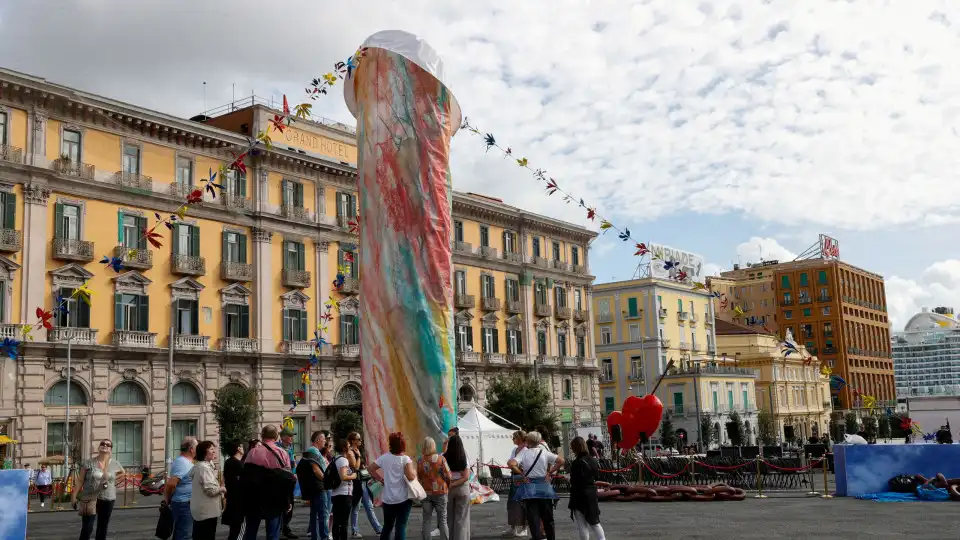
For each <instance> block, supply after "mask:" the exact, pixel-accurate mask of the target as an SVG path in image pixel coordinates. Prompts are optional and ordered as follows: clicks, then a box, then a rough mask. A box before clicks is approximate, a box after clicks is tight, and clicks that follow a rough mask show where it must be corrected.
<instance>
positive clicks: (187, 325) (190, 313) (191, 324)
mask: <svg viewBox="0 0 960 540" xmlns="http://www.w3.org/2000/svg"><path fill="white" fill-rule="evenodd" d="M176 311H177V333H178V334H181V335H186V336H196V335H199V333H200V306H199V303H198V302H197V301H196V300H188V299H185V298H180V299H178V300H177V304H176Z"/></svg>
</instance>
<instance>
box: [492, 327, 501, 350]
mask: <svg viewBox="0 0 960 540" xmlns="http://www.w3.org/2000/svg"><path fill="white" fill-rule="evenodd" d="M493 352H495V353H498V352H500V331H499V330H497V329H496V328H494V329H493Z"/></svg>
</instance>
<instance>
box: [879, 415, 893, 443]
mask: <svg viewBox="0 0 960 540" xmlns="http://www.w3.org/2000/svg"><path fill="white" fill-rule="evenodd" d="M877 436H878V437H880V438H881V439H890V417H889V416H887V415H886V414H881V415H880V420H879V421H878V422H877Z"/></svg>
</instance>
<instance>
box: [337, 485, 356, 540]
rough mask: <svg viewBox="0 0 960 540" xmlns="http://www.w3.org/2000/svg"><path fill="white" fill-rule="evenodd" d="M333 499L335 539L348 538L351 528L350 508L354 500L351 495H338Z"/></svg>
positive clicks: (345, 539) (342, 539)
mask: <svg viewBox="0 0 960 540" xmlns="http://www.w3.org/2000/svg"><path fill="white" fill-rule="evenodd" d="M332 501H333V540H347V538H349V537H348V536H347V533H348V531H349V529H350V510H351V508H353V501H352V500H351V497H350V495H336V496H334V497H333V498H332Z"/></svg>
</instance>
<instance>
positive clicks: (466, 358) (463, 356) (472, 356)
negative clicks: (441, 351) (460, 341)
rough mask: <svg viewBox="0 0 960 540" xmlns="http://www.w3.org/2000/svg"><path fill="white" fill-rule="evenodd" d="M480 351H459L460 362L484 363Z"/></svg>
mask: <svg viewBox="0 0 960 540" xmlns="http://www.w3.org/2000/svg"><path fill="white" fill-rule="evenodd" d="M482 362H483V360H482V357H481V356H480V353H478V352H473V351H457V363H458V364H480V363H482Z"/></svg>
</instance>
